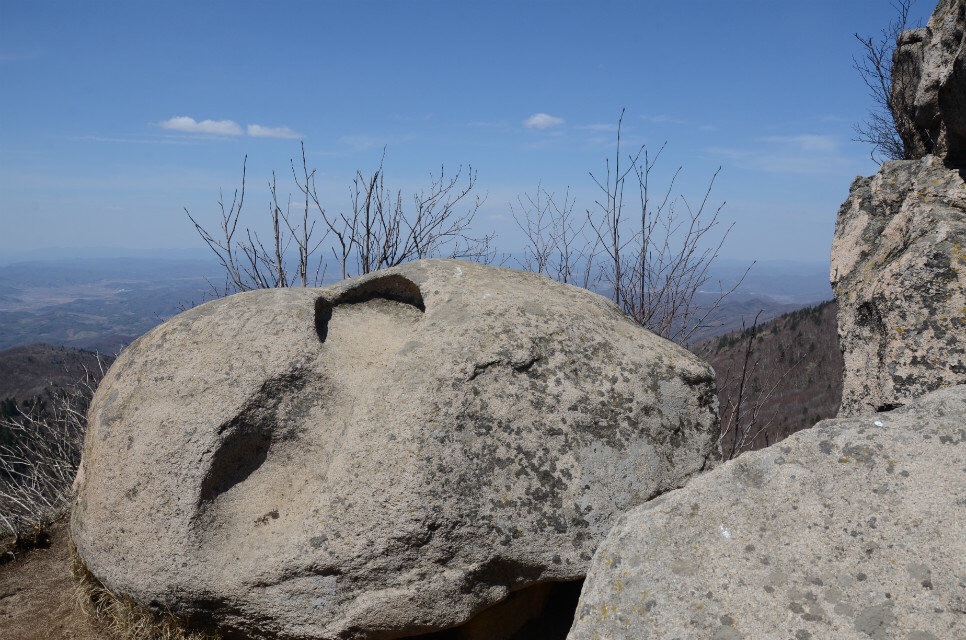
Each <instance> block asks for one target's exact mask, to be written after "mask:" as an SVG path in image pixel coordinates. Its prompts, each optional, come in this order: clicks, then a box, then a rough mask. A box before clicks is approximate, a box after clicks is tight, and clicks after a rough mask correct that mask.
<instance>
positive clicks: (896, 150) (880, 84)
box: [852, 0, 915, 164]
mask: <svg viewBox="0 0 966 640" xmlns="http://www.w3.org/2000/svg"><path fill="white" fill-rule="evenodd" d="M914 2H915V0H894V1H893V2H892V6H893V8H894V9H895V10H896V17H895V19H894V20H893V21H892V22H890V23H889V25H888V26H886V27H885V28H884V29H882V31H881V32H880V33H879V35H878V36H877V37H874V36H866V37H863V36H860V35H859V34H858V33H856V34H855V39H856V40H858V41H859V43H861V45H862V53H861V55H860V56H859V57H857V58H856V57H853V58H852V66H853V67H854V68H855V70H856V71H858V72H859V75H860V76H861V77H862V81H863V82H864V83H865V86H866V87H867V88H868V90H869V97H870V98H871V99H872V107H871V108H870V109H869V113H868V116H867V117H866V119H865V120H864V121H862V122H859V123H857V124H856V125H855V126H854V129H855V133H856V137H855V141H856V142H865V143H868V144H870V145H872V151H871V156H872V159H873V160H875V161H876V162H879V161H878V160H876V156H877V155H878V156H879V157H881V158H883V159H884V160H908V159H910V158H911V157H912V156H911V153H910V150H909V149H907V148H906V145H905V143H904V142H903V141H902V136H900V135H899V131H898V129H897V127H896V123H897V121H898V118H899V117H900V116H899V114H901V113H903V112H904V111H905V110H907V109H908V106H909V105H907V104H905V103H904V101H903V99H902V96H901V95H900V94H896V95H893V93H892V71H893V53H894V52H895V49H896V42H897V41H898V39H899V36H900V35H901V34H902V32H903V31H905V30H906V28H907V27H908V25H909V10H910V8H911V7H912V5H913V4H914ZM880 164H881V162H880Z"/></svg>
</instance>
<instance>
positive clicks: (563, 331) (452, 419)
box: [72, 260, 717, 638]
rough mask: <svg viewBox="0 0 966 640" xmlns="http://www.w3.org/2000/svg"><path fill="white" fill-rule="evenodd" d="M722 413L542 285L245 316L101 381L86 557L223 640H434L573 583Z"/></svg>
mask: <svg viewBox="0 0 966 640" xmlns="http://www.w3.org/2000/svg"><path fill="white" fill-rule="evenodd" d="M716 404H717V401H716V398H715V396H714V386H713V373H712V371H711V369H710V368H709V367H708V366H707V365H706V364H704V363H702V362H701V361H699V360H698V359H697V358H695V357H694V356H692V355H691V354H690V353H688V352H687V351H685V350H684V349H682V348H680V347H678V346H677V345H674V344H672V343H670V342H668V341H666V340H663V339H661V338H658V337H657V336H655V335H653V334H651V333H650V332H648V331H646V330H644V329H642V328H641V327H640V326H638V325H636V324H635V323H634V322H633V321H631V320H630V319H628V318H627V317H626V316H624V315H623V314H622V313H621V312H620V311H619V310H618V309H617V307H616V306H614V305H613V304H611V303H610V302H609V301H607V300H605V299H604V298H602V297H600V296H598V295H596V294H593V293H590V292H588V291H585V290H582V289H577V288H575V287H570V286H566V285H561V284H559V283H555V282H553V281H550V280H548V279H546V278H543V277H540V276H536V275H533V274H527V273H522V272H517V271H511V270H508V269H498V268H493V267H486V266H481V265H477V264H473V263H466V262H459V261H448V260H430V261H420V262H415V263H409V264H406V265H403V266H401V267H397V268H394V269H390V270H387V271H383V272H379V273H376V274H371V275H370V276H366V277H362V278H358V279H354V280H348V281H345V282H343V283H340V284H338V285H335V286H333V287H329V288H325V289H315V290H304V289H303V290H294V289H290V290H263V291H255V292H250V293H245V294H239V295H236V296H232V297H230V298H226V299H222V300H218V301H214V302H210V303H208V304H205V305H202V306H200V307H197V308H195V309H193V310H191V311H188V312H186V313H184V314H181V315H179V316H177V317H176V318H173V319H172V320H170V321H169V322H167V323H165V324H163V325H161V326H160V327H158V328H156V329H155V330H153V331H151V332H150V333H148V334H146V335H145V336H144V337H142V338H140V339H139V340H138V341H137V342H135V343H134V344H133V345H131V347H129V348H128V349H127V350H126V351H125V352H124V353H122V354H121V356H120V358H119V359H118V360H117V362H116V363H115V364H114V366H113V367H112V368H111V370H110V371H109V373H108V375H107V376H106V378H105V380H104V382H103V383H102V385H101V387H100V388H99V389H98V392H97V395H96V397H95V398H94V401H93V404H92V407H91V411H90V416H89V423H90V425H89V431H88V435H87V440H86V443H85V449H84V456H83V461H82V465H81V471H80V475H79V479H78V498H77V503H76V507H75V509H74V512H73V520H72V535H73V540H74V542H75V544H76V546H77V552H78V554H79V556H80V558H81V559H82V560H83V561H84V563H85V564H86V565H87V567H88V569H89V570H90V571H91V573H93V575H94V576H96V577H97V578H98V579H99V580H100V581H102V582H103V583H104V584H105V586H107V587H108V588H109V589H111V590H113V591H114V592H115V593H117V594H119V595H123V596H127V597H130V598H132V599H133V600H134V601H135V602H137V603H139V604H140V605H142V606H145V607H150V608H153V609H155V610H159V611H160V610H165V611H170V612H171V613H173V614H175V615H176V616H181V617H183V618H185V619H187V620H188V621H189V622H190V623H191V624H192V625H194V626H198V627H209V628H214V629H216V630H218V631H219V632H221V633H223V634H226V635H228V636H230V637H249V636H258V637H274V638H397V637H403V636H409V635H414V634H419V633H429V632H433V631H436V630H440V629H446V628H451V627H454V626H457V625H463V624H464V623H466V622H467V621H469V620H470V619H471V618H473V616H475V615H476V614H477V613H479V612H481V611H483V610H485V609H487V608H488V607H491V606H492V605H495V604H497V603H500V602H501V601H503V600H504V599H506V598H507V597H508V595H509V594H511V593H512V592H517V591H518V590H521V589H523V588H525V587H529V586H531V585H541V584H545V583H553V582H558V581H569V580H574V579H579V578H581V577H583V575H584V573H585V572H586V570H587V567H588V566H589V563H590V560H591V557H592V554H593V552H594V550H595V549H596V547H597V544H598V543H599V541H600V540H601V539H603V537H604V536H605V535H606V533H607V531H608V530H609V529H610V527H611V525H612V524H613V522H614V521H615V519H616V518H617V516H618V515H619V514H620V513H622V512H623V511H625V510H626V509H628V508H630V507H633V506H635V505H637V504H640V503H643V502H644V501H646V500H647V499H649V498H651V497H653V496H655V495H659V494H661V493H663V492H666V491H668V490H670V489H673V488H675V487H678V486H681V485H682V484H684V482H685V481H686V480H687V479H688V478H689V477H690V476H692V475H693V474H695V473H697V472H698V471H700V470H702V469H704V468H706V467H708V466H709V460H710V459H711V458H712V457H713V456H716V454H717V452H716V437H717V406H716ZM543 590H544V591H547V589H546V588H544V589H543ZM533 593H536V592H533ZM533 593H530V595H528V596H527V597H526V598H518V599H517V600H516V601H514V602H511V603H510V604H509V605H508V606H509V609H508V611H509V610H512V611H514V612H515V613H514V614H513V615H514V616H516V617H517V618H518V619H519V624H517V625H516V626H514V625H512V624H506V620H505V618H506V616H502V615H489V614H488V615H489V618H488V620H487V621H485V622H484V623H480V624H477V625H475V626H474V627H473V629H477V628H482V629H484V630H486V629H490V630H494V629H498V631H492V633H491V632H490V631H486V633H487V634H489V635H479V633H477V632H476V631H473V633H476V636H473V637H490V638H499V637H507V636H509V635H511V634H512V633H513V632H514V631H515V630H516V628H517V627H519V626H520V625H522V624H524V623H525V622H526V621H527V619H528V618H529V617H532V615H535V614H536V613H538V612H535V611H531V610H530V609H532V608H533V607H530V609H528V606H529V605H527V602H531V601H533V602H537V601H540V598H537V597H535V596H533ZM541 593H542V592H541ZM521 603H522V604H521ZM497 622H499V624H496V623H497ZM481 633H482V632H481ZM470 635H471V636H472V633H471V634H470ZM467 637H470V636H467Z"/></svg>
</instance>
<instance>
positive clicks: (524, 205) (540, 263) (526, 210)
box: [510, 183, 598, 289]
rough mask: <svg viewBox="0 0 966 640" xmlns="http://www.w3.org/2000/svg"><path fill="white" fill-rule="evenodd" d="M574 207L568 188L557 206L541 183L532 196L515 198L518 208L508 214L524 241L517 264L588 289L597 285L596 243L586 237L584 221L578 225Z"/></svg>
mask: <svg viewBox="0 0 966 640" xmlns="http://www.w3.org/2000/svg"><path fill="white" fill-rule="evenodd" d="M575 203H576V199H575V197H574V196H572V195H571V193H570V188H569V187H568V188H567V190H566V192H565V193H564V196H563V202H562V204H560V203H558V201H557V198H556V197H555V195H554V194H553V193H550V192H548V191H547V190H546V189H544V188H543V184H542V183H538V184H537V188H536V189H535V191H534V193H533V194H529V193H525V194H523V195H522V196H518V197H517V205H516V206H514V205H513V204H511V205H510V211H511V213H512V215H513V220H514V222H515V223H516V225H517V227H519V228H520V230H521V231H522V232H523V237H524V239H525V241H526V244H525V246H524V248H523V257H522V260H517V263H518V264H519V266H520V267H521V268H523V269H525V270H527V271H533V272H536V273H540V274H543V275H546V276H549V277H551V278H554V279H555V280H558V281H560V282H565V283H568V284H574V285H578V286H581V287H584V288H585V289H589V288H592V287H593V286H594V285H596V284H597V278H596V277H595V266H596V262H595V261H596V258H597V253H598V241H597V239H596V237H588V235H587V233H586V229H587V225H588V221H587V219H586V217H584V218H580V224H579V225H578V224H577V216H576V215H575V214H574V205H575Z"/></svg>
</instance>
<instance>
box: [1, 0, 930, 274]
mask: <svg viewBox="0 0 966 640" xmlns="http://www.w3.org/2000/svg"><path fill="white" fill-rule="evenodd" d="M933 8H934V3H933V2H923V1H922V0H920V2H919V3H917V4H916V5H914V6H913V16H912V18H913V19H912V22H913V23H916V22H922V23H925V21H926V20H927V19H928V16H929V13H930V12H931V11H932V9H933ZM894 17H895V10H894V8H893V7H892V6H891V3H890V2H889V0H849V1H847V2H841V1H836V2H832V1H828V0H816V1H814V2H809V3H799V2H791V3H786V2H773V1H766V0H748V1H745V2H734V3H722V2H716V1H711V0H703V1H702V0H690V1H677V2H672V1H670V0H667V1H659V2H647V3H644V2H593V3H591V2H551V1H534V2H508V1H490V2H465V3H464V2H447V3H444V2H428V1H424V0H413V1H410V2H388V1H378V2H377V1H364V2H355V3H348V2H331V1H330V2H317V3H310V2H277V3H271V4H268V3H264V2H252V1H242V2H231V3H229V2H203V3H198V2H192V3H188V2H181V1H174V2H166V3H142V2H132V3H115V2H104V1H94V2H86V3H77V2H66V1H63V2H51V1H46V2H44V1H40V2H38V1H23V0H5V1H4V2H3V3H2V4H0V228H2V229H3V234H2V235H0V254H3V253H5V252H14V251H30V250H39V249H43V248H45V247H73V248H90V247H105V246H114V247H126V248H132V249H139V250H157V249H169V248H170V249H173V248H202V247H203V244H202V243H201V240H200V239H199V238H198V236H197V235H196V234H195V232H194V230H193V228H192V226H191V224H190V223H189V221H188V219H187V217H186V215H185V213H184V208H188V209H189V210H190V211H191V213H192V214H193V215H195V216H196V217H198V218H199V219H200V220H201V221H202V222H204V223H206V224H210V225H216V224H217V222H218V220H219V212H218V205H217V201H218V197H219V190H223V191H224V193H225V196H226V198H228V199H229V200H230V198H231V193H232V191H233V190H234V189H235V188H236V187H237V186H238V185H239V181H240V177H241V168H242V163H243V160H244V158H245V157H246V155H247V157H248V167H247V170H248V181H247V192H246V205H245V207H246V216H247V219H245V220H243V224H244V223H247V224H251V225H254V226H257V225H259V224H262V223H263V222H264V219H265V218H266V212H267V211H268V202H269V193H268V187H267V185H268V181H269V180H270V179H271V175H272V170H273V169H274V170H275V171H277V172H278V174H279V181H280V190H281V191H282V192H283V194H284V193H288V192H294V191H295V188H294V185H292V184H290V182H289V180H290V169H289V162H290V159H293V158H295V159H298V158H299V157H300V153H301V151H300V143H304V145H305V150H306V153H307V160H308V163H309V165H310V167H315V168H316V169H317V170H318V176H319V178H318V180H319V182H318V184H319V190H320V193H321V194H322V195H323V197H324V200H325V201H326V202H327V204H328V206H329V207H330V208H331V209H334V210H338V209H340V208H345V207H347V206H348V203H349V189H350V186H351V180H352V177H353V175H354V173H355V171H356V170H359V169H361V170H363V171H366V172H371V171H372V170H373V169H375V167H376V166H377V165H378V164H379V161H380V158H381V157H382V155H383V153H384V150H385V171H386V181H387V186H389V187H391V188H393V189H396V188H402V189H403V190H404V191H406V192H409V191H412V190H414V189H416V188H418V187H419V186H421V185H427V183H428V177H429V174H430V173H431V172H437V173H438V172H439V170H440V167H441V166H443V167H445V169H446V171H447V172H448V173H452V172H454V171H456V170H457V168H458V167H460V166H461V165H462V166H463V167H464V170H465V168H466V167H467V166H472V168H473V170H474V171H476V172H477V178H478V182H477V191H478V193H479V194H480V195H485V196H486V202H485V204H484V205H483V207H482V208H481V210H480V212H479V214H478V216H477V225H476V226H477V228H478V229H479V230H481V231H490V230H492V231H495V232H496V234H497V239H496V242H495V244H496V246H497V247H499V248H500V249H502V250H505V251H518V250H519V249H520V247H521V245H522V238H521V234H520V232H519V230H518V229H517V228H516V226H515V225H514V223H513V220H512V217H511V215H510V205H511V203H512V204H516V198H517V197H518V196H521V195H522V194H524V193H527V192H529V193H532V192H533V191H534V189H535V188H536V187H537V185H538V184H542V186H543V187H544V188H545V189H547V190H548V191H551V192H555V193H557V194H558V195H562V194H563V193H564V192H565V191H566V190H567V189H568V188H569V189H570V190H571V193H572V194H573V195H574V196H575V197H576V208H577V210H579V211H582V210H584V209H593V208H594V207H595V204H594V200H595V198H597V197H598V194H597V192H596V187H595V185H594V183H593V180H592V178H591V177H590V175H589V172H593V173H594V174H595V175H601V174H603V172H604V171H605V164H604V162H605V158H608V157H612V155H613V152H614V145H615V141H616V126H617V122H618V118H619V117H620V114H621V111H622V109H626V112H625V114H624V117H623V128H622V145H623V149H624V150H625V151H630V150H631V149H632V148H633V147H634V146H636V145H640V144H646V145H647V146H648V149H649V150H650V153H652V154H653V153H656V152H657V150H658V149H660V148H661V145H662V144H664V143H665V142H667V146H666V147H665V149H664V151H663V153H662V156H661V158H660V161H659V163H658V166H657V169H656V170H655V175H654V179H655V181H656V182H657V184H658V185H666V184H667V181H668V180H670V177H671V176H672V175H673V173H674V171H675V170H676V169H677V168H678V167H679V166H681V167H683V169H682V172H681V174H680V177H679V178H678V181H677V184H676V188H675V190H674V193H675V194H681V195H684V196H686V197H687V198H688V199H689V200H690V201H695V200H700V198H701V197H703V195H704V192H705V190H706V189H707V187H708V182H709V180H710V179H711V177H712V175H714V173H715V171H716V169H717V168H718V167H721V172H720V174H719V175H718V177H717V179H716V181H715V183H714V187H713V190H712V193H711V201H712V202H713V203H714V205H715V206H717V205H718V204H720V203H721V202H726V204H725V206H724V208H723V209H722V213H721V217H722V219H723V220H724V221H725V222H726V223H727V222H730V221H734V223H735V226H734V230H733V231H732V233H731V236H730V237H729V239H728V241H727V243H726V244H725V246H724V248H723V250H722V256H723V257H725V258H733V259H742V260H744V259H747V260H751V259H758V260H775V259H786V260H799V261H810V262H815V261H825V260H827V257H828V252H829V247H830V245H831V238H832V232H833V229H834V223H835V215H836V212H837V210H838V207H839V205H840V204H841V203H842V202H843V201H844V199H845V197H846V195H847V194H848V188H849V184H850V183H851V181H852V179H853V178H854V177H855V176H857V175H870V174H872V173H874V172H875V171H876V169H877V167H876V164H875V163H874V162H873V161H872V160H871V159H870V148H869V147H868V146H867V145H865V144H862V143H858V142H854V141H853V140H852V138H853V137H854V133H853V130H852V127H853V125H854V123H856V122H857V121H859V120H861V119H863V118H864V117H865V115H866V112H867V110H868V108H869V107H870V106H871V102H870V99H869V97H868V95H867V89H866V87H865V85H864V84H863V83H862V80H861V78H860V77H859V75H858V74H857V73H856V71H855V70H854V69H853V68H852V57H853V56H858V55H859V54H860V50H859V43H858V42H857V41H856V40H855V38H854V36H853V34H854V33H856V32H857V33H859V34H861V35H875V34H878V32H879V31H880V30H881V29H882V28H884V27H886V25H887V24H888V23H889V21H890V20H892V19H893V18H894ZM631 195H632V194H631Z"/></svg>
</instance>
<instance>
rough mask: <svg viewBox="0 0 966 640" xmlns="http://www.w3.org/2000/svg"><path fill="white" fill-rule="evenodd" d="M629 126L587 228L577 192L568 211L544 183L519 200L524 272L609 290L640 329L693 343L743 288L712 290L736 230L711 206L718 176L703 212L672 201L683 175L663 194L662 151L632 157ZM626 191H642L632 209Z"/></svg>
mask: <svg viewBox="0 0 966 640" xmlns="http://www.w3.org/2000/svg"><path fill="white" fill-rule="evenodd" d="M623 118H624V112H623V111H622V112H621V117H620V119H619V120H618V126H617V145H616V149H615V151H614V157H613V158H608V159H607V160H606V163H605V168H604V172H603V174H602V175H600V176H597V175H594V174H593V173H591V174H590V176H591V178H592V179H593V181H594V183H595V184H596V186H597V187H598V189H599V191H600V196H599V198H598V199H597V200H595V207H594V208H592V209H588V210H586V212H585V216H584V217H583V218H582V219H577V217H575V216H574V214H573V210H574V199H573V198H572V197H571V195H570V190H569V189H568V190H567V192H566V194H565V196H564V198H563V203H562V204H558V202H557V200H556V199H555V197H554V194H553V193H550V192H548V191H546V190H545V189H544V188H543V185H542V184H539V185H537V189H536V193H535V194H533V195H530V194H527V195H525V196H523V197H520V198H518V199H517V203H518V205H519V208H514V209H513V217H514V220H515V221H516V223H517V226H518V227H519V228H520V230H521V231H522V232H523V235H524V239H525V242H526V246H525V249H524V257H523V260H522V261H521V262H520V266H522V267H523V268H525V269H528V270H532V271H537V272H538V273H543V274H545V275H548V276H550V277H553V278H556V279H557V280H560V281H562V282H569V283H573V284H579V285H581V286H584V287H601V288H603V289H606V290H607V291H608V292H609V293H610V295H611V297H612V298H613V300H614V301H615V302H616V303H617V304H618V305H619V306H620V307H622V308H623V309H624V311H625V312H626V313H627V314H628V315H630V316H631V317H632V318H634V320H636V321H637V322H639V323H640V324H641V325H643V326H645V327H647V328H648V329H650V330H652V331H654V332H655V333H657V334H658V335H661V336H663V337H665V338H668V339H670V340H673V341H675V342H678V343H681V344H687V343H689V342H690V341H691V339H692V338H693V336H694V335H695V333H696V332H697V331H698V330H700V329H702V328H704V327H706V326H708V322H709V320H710V318H712V317H713V314H714V312H715V311H716V310H717V309H718V307H719V306H720V305H721V303H722V302H723V301H724V299H725V298H726V297H727V296H728V295H730V294H731V293H733V292H734V291H735V289H736V288H737V287H738V286H739V285H740V284H741V282H742V281H743V280H744V276H742V278H740V279H739V280H738V281H737V282H736V283H735V284H733V286H730V287H728V288H725V287H723V286H722V285H721V283H720V282H719V283H718V286H717V288H716V290H713V291H711V292H707V291H704V288H705V287H706V285H708V284H709V282H710V280H711V273H710V269H711V266H712V264H713V263H714V261H715V260H716V259H717V258H718V255H719V253H720V250H721V247H722V246H723V245H724V242H725V240H726V239H727V237H728V234H729V233H730V231H731V228H732V226H733V225H732V226H728V227H725V228H724V229H721V220H720V213H721V210H722V207H723V206H724V203H722V204H721V205H719V206H717V207H711V206H709V199H710V196H711V189H712V187H713V185H714V181H715V178H716V177H717V175H718V171H715V173H714V174H713V175H712V177H711V180H710V181H709V183H708V188H707V189H706V191H705V193H704V195H703V197H702V198H701V200H700V202H699V203H698V204H697V205H696V206H695V205H692V203H691V201H690V200H688V199H687V198H686V197H684V196H682V195H675V193H674V188H675V183H676V181H677V178H678V176H679V175H680V173H681V168H680V167H679V168H678V169H677V170H676V171H675V172H674V174H673V176H672V178H671V180H670V181H669V182H668V184H667V185H665V186H664V187H663V188H660V189H656V188H655V186H654V185H653V179H652V173H653V171H654V167H655V165H656V164H657V162H658V160H659V159H660V157H661V154H662V153H663V151H664V146H663V145H662V146H661V147H660V148H659V149H658V150H657V153H655V154H654V155H653V157H651V154H650V150H649V149H648V148H647V147H646V146H644V145H642V146H640V147H638V148H636V149H635V150H634V152H633V153H631V154H628V155H627V156H626V157H625V156H624V155H623V150H622V148H621V142H622V141H621V126H622V124H623ZM719 171H720V169H719ZM626 188H629V189H631V190H632V191H633V192H634V194H633V195H629V197H628V198H627V200H625V189H626ZM655 193H656V195H655ZM635 196H636V197H635ZM719 231H720V233H719ZM749 269H750V266H749ZM745 273H746V274H747V270H746V272H745ZM700 293H706V294H707V293H710V294H711V295H710V299H708V300H707V301H701V300H700V299H699V294H700Z"/></svg>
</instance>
